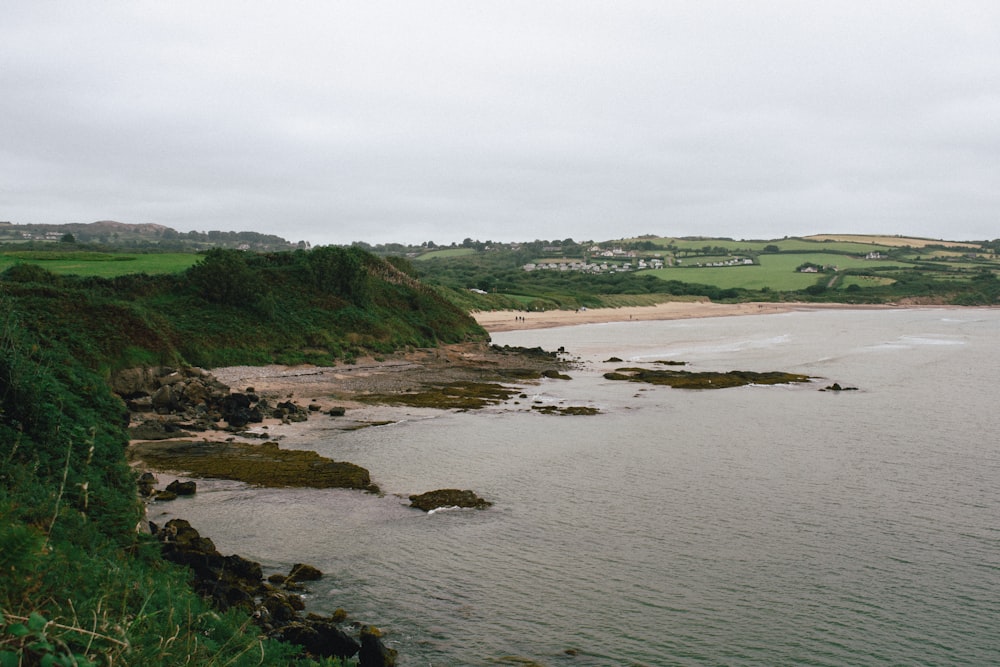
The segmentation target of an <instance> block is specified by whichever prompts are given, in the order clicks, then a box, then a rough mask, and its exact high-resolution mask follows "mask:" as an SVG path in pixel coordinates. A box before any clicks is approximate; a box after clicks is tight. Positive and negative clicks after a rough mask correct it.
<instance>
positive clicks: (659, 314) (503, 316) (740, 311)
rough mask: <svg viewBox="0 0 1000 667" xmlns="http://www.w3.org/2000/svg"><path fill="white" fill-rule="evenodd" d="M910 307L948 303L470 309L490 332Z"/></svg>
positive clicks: (669, 303)
mask: <svg viewBox="0 0 1000 667" xmlns="http://www.w3.org/2000/svg"><path fill="white" fill-rule="evenodd" d="M913 307H922V308H926V307H942V308H943V307H947V306H933V305H931V304H920V305H916V304H915V305H902V304H850V303H806V302H789V303H773V302H756V301H754V302H746V303H713V302H711V301H667V302H664V303H660V304H657V305H655V306H622V307H619V308H586V309H581V310H545V311H540V312H528V311H518V310H492V311H486V310H481V311H475V312H473V313H471V315H472V317H473V318H475V320H476V322H478V323H479V326H481V327H483V328H484V329H486V331H488V332H490V333H494V332H502V331H522V330H528V329H549V328H554V327H565V326H574V325H577V324H606V323H608V322H629V321H637V322H642V321H651V320H682V319H692V318H702V317H731V316H736V315H773V314H777V313H790V312H797V311H810V310H851V309H854V310H890V309H898V308H913Z"/></svg>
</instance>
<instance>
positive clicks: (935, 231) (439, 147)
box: [0, 0, 1000, 245]
mask: <svg viewBox="0 0 1000 667" xmlns="http://www.w3.org/2000/svg"><path fill="white" fill-rule="evenodd" d="M4 5H5V6H4V9H3V19H2V21H0V119H2V120H0V220H6V221H10V222H15V223H22V224H24V223H51V224H58V223H68V222H93V221H97V220H117V221H119V222H130V223H158V224H162V225H166V226H168V227H173V228H174V229H177V230H179V231H191V230H197V231H208V230H216V229H218V230H231V231H258V232H261V233H269V234H277V235H279V236H282V237H284V238H286V239H288V240H290V241H293V242H296V241H300V240H305V241H308V242H310V243H312V244H314V245H315V244H347V243H352V242H355V241H363V242H366V243H371V244H379V243H417V244H419V243H422V242H426V241H434V242H435V243H437V244H448V243H451V242H455V241H457V242H461V241H462V240H464V239H466V238H472V239H477V240H482V241H486V240H493V241H526V240H536V239H538V240H550V239H552V240H554V239H560V240H562V239H567V238H572V239H574V240H576V241H584V240H594V241H601V240H609V239H617V238H626V237H631V236H637V235H641V234H655V235H659V236H725V237H732V238H737V239H773V238H781V237H783V236H798V235H807V234H815V233H870V234H900V235H915V236H922V237H929V238H942V239H948V240H979V239H993V238H997V237H1000V2H996V1H995V0H984V1H981V2H980V1H973V0H948V1H935V0H905V1H899V2H883V1H879V0H867V1H863V2H857V1H854V0H838V2H812V1H807V0H794V1H782V0H775V1H766V0H760V1H758V0H742V1H735V0H734V1H729V2H723V1H717V0H698V1H694V0H692V1H690V2H674V1H671V0H660V1H651V2H639V1H629V0H616V1H615V2H610V1H607V2H591V1H589V0H572V1H545V0H530V1H520V0H515V1H505V0H490V1H489V2H486V1H474V0H461V1H458V0H421V1H420V2H413V1H405V2H404V1H397V2H391V1H381V0H365V1H364V2H360V1H359V2H339V1H336V0H324V1H308V0H307V1H292V2H263V1H259V2H253V1H247V0H241V1H239V2H236V1H226V0H219V1H211V2H205V1H204V0H199V1H198V2H187V1H183V0H181V1H174V0H172V1H170V2H162V1H157V2H143V1H139V0H136V1H128V2H119V1H114V0H108V1H102V2H68V1H59V2H56V1H50V0H32V1H31V2H7V3H4Z"/></svg>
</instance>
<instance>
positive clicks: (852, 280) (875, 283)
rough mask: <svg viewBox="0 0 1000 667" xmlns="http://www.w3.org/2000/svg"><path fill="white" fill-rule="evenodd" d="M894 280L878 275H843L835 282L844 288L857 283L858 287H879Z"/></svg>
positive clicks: (839, 287)
mask: <svg viewBox="0 0 1000 667" xmlns="http://www.w3.org/2000/svg"><path fill="white" fill-rule="evenodd" d="M894 282H896V281H895V280H893V279H892V278H881V277H878V276H843V277H842V278H841V279H840V280H839V281H838V282H837V288H838V289H844V288H846V287H850V286H851V285H857V286H858V287H881V286H884V285H891V284H893V283H894Z"/></svg>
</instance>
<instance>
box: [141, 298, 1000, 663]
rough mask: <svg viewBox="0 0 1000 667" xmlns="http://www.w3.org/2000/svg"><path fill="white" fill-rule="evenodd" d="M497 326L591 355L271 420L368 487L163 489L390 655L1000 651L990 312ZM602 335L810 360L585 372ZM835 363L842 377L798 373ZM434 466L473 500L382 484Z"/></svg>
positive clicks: (465, 658)
mask: <svg viewBox="0 0 1000 667" xmlns="http://www.w3.org/2000/svg"><path fill="white" fill-rule="evenodd" d="M494 341H495V342H497V343H500V344H511V345H526V346H535V345H541V346H543V347H545V348H548V349H555V348H558V347H559V346H564V347H565V348H566V349H567V351H569V352H570V353H572V354H574V355H577V356H579V357H580V359H581V360H582V361H584V362H585V364H586V367H585V368H583V369H581V370H579V371H575V372H573V373H572V375H573V378H574V379H573V380H572V381H568V382H567V381H559V380H546V381H545V382H543V383H542V384H540V385H537V386H532V387H529V388H528V389H527V390H526V391H527V393H528V394H529V398H528V399H521V401H520V404H518V405H514V404H508V405H506V406H504V407H502V408H499V409H495V410H490V411H487V412H478V413H445V414H440V415H438V416H430V415H431V414H433V413H426V412H421V413H414V414H412V415H410V417H409V418H408V420H407V421H404V422H401V423H399V424H395V425H392V426H387V427H380V428H371V429H365V430H362V431H357V432H353V433H342V432H334V431H324V430H322V423H321V422H319V421H317V422H316V426H317V428H315V429H314V430H312V431H310V432H307V433H303V434H300V435H297V436H294V437H289V438H288V439H286V440H285V441H283V444H282V446H283V447H288V448H291V447H298V448H310V449H315V450H317V451H319V452H321V453H322V454H324V455H327V456H330V457H332V458H336V459H341V460H348V461H353V462H355V463H358V464H360V465H363V466H365V467H367V468H369V469H370V470H371V472H372V476H373V478H374V479H375V481H376V482H377V483H378V484H379V485H380V486H381V487H382V489H383V490H384V491H386V492H387V493H386V496H385V497H382V498H376V497H372V496H367V495H364V494H360V493H356V492H350V491H301V490H296V491H288V490H258V489H250V488H247V487H245V486H242V485H239V484H234V483H229V482H226V483H220V482H212V483H202V484H201V486H200V491H199V495H198V496H196V497H195V498H193V499H191V500H184V501H177V503H175V504H171V505H163V506H162V507H163V509H164V510H168V511H169V512H171V513H173V514H174V515H177V516H182V517H184V518H187V519H189V520H190V521H191V522H192V523H193V524H194V525H195V527H196V528H198V529H199V530H201V531H202V532H203V533H205V534H206V535H209V536H211V537H212V538H213V540H214V541H215V542H216V545H217V546H218V547H219V548H220V550H222V551H223V552H224V553H233V552H235V553H240V554H242V555H244V556H247V557H250V558H254V559H257V560H260V561H261V562H262V563H264V564H265V566H266V567H268V568H273V569H274V570H281V571H286V570H287V569H288V567H289V566H290V565H291V564H292V563H294V562H308V563H311V564H314V565H316V566H317V567H319V568H320V569H322V570H324V571H325V572H326V573H327V574H328V576H327V577H326V578H325V579H324V580H323V581H322V582H319V583H318V584H315V585H313V586H312V595H311V597H310V604H311V605H312V606H313V608H314V609H317V610H319V611H332V610H333V609H334V608H336V607H344V608H345V609H347V610H348V611H349V612H351V615H352V616H353V617H354V618H358V619H361V620H364V621H367V622H372V623H375V624H377V625H379V626H382V627H383V628H385V629H387V630H388V631H389V635H388V638H389V640H390V643H391V645H393V646H395V647H396V648H397V649H398V650H399V652H400V656H401V661H400V664H402V665H495V664H519V663H517V662H516V661H515V659H531V660H534V661H536V662H538V663H541V664H543V665H550V666H558V665H583V666H590V665H630V664H635V665H776V664H806V665H883V664H907V665H909V664H922V665H986V664H1000V627H998V626H1000V623H998V622H1000V511H998V510H1000V445H998V437H997V433H998V426H1000V417H998V416H997V410H996V405H997V399H998V397H1000V390H998V388H997V372H998V370H1000V352H998V345H997V343H998V341H1000V311H984V310H944V309H941V310H933V309H931V310H906V311H850V312H834V311H831V312H814V313H790V314H785V315H764V316H757V317H735V318H718V319H706V320H687V321H674V322H627V323H621V324H606V325H583V326H576V327H568V328H561V329H551V330H540V331H525V332H511V333H504V334H496V335H495V336H494ZM611 355H615V356H618V357H621V358H622V359H625V360H626V361H627V362H628V363H630V364H631V363H634V362H643V361H652V360H656V359H674V360H683V361H687V362H690V364H691V368H692V369H693V370H733V369H746V370H761V371H766V370H785V371H795V372H802V373H807V374H810V375H814V376H820V377H821V378H822V380H820V381H818V382H817V383H816V384H814V385H811V386H798V387H745V388H739V389H726V390H718V391H702V392H685V391H682V390H673V389H669V388H655V387H648V388H644V387H642V386H641V385H637V384H631V383H620V382H610V381H606V380H604V379H603V377H602V374H603V373H604V372H606V371H607V370H609V369H611V368H613V367H614V366H615V365H616V364H606V363H603V361H604V360H605V359H607V358H608V357H609V356H611ZM832 382H839V383H840V384H842V385H850V386H856V387H858V388H859V391H856V392H844V393H840V394H834V393H828V392H820V391H818V389H819V388H820V387H822V386H826V385H828V384H830V383H832ZM533 401H543V402H555V403H564V404H565V405H593V406H596V407H599V408H600V409H601V412H602V414H600V415H598V416H593V417H558V416H544V415H539V414H532V413H531V412H530V411H529V410H528V408H529V407H530V404H531V403H532V402H533ZM440 487H460V488H471V489H475V490H476V491H477V492H479V493H480V494H481V495H483V496H485V497H486V498H488V499H490V500H492V501H494V502H495V503H496V504H495V506H494V507H493V508H492V509H490V510H488V511H483V512H479V511H462V510H458V511H440V512H436V513H433V514H430V515H426V514H423V513H421V512H419V511H416V510H412V509H409V508H407V507H405V501H404V500H403V499H402V498H400V497H399V496H400V495H403V496H405V495H408V494H410V493H418V492H422V491H427V490H430V489H435V488H440ZM397 494H398V495H397ZM156 511H157V510H154V512H153V514H155V513H156ZM153 518H154V520H156V518H157V517H156V516H153ZM164 518H168V517H160V519H161V520H163V519H164Z"/></svg>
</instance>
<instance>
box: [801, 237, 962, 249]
mask: <svg viewBox="0 0 1000 667" xmlns="http://www.w3.org/2000/svg"><path fill="white" fill-rule="evenodd" d="M805 238H806V239H808V240H815V241H823V242H825V241H848V242H854V243H867V244H869V245H871V244H875V245H883V246H892V247H902V246H910V247H911V248H923V247H924V246H928V245H944V246H949V247H953V246H958V247H963V248H979V247H980V246H979V244H978V243H960V242H956V241H942V240H940V239H922V238H915V237H912V236H878V235H875V234H814V235H811V236H806V237H805Z"/></svg>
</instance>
